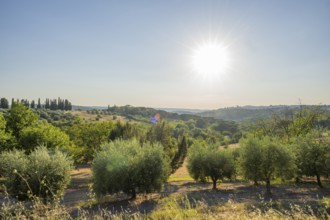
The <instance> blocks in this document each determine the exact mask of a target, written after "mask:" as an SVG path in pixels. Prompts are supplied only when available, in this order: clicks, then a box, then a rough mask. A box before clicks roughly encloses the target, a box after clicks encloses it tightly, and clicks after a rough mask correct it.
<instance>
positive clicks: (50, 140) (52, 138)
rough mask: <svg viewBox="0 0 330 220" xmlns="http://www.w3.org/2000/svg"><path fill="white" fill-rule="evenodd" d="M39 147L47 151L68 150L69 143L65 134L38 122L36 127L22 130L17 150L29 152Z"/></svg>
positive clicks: (45, 123)
mask: <svg viewBox="0 0 330 220" xmlns="http://www.w3.org/2000/svg"><path fill="white" fill-rule="evenodd" d="M40 145H44V146H46V147H47V148H49V149H55V148H56V149H68V148H69V146H70V145H71V143H70V138H69V136H68V135H67V134H66V133H65V132H63V131H62V130H61V129H60V128H57V127H54V126H53V125H51V124H48V123H47V122H40V123H38V124H37V125H36V126H31V127H26V128H23V129H22V131H21V134H20V138H19V148H21V149H23V150H25V151H27V152H30V151H32V150H34V149H35V148H37V147H38V146H40Z"/></svg>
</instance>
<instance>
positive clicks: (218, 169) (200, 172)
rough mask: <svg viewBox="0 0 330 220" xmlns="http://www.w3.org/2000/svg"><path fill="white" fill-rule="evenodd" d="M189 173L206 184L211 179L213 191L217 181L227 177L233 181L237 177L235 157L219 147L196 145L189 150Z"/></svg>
mask: <svg viewBox="0 0 330 220" xmlns="http://www.w3.org/2000/svg"><path fill="white" fill-rule="evenodd" d="M187 167H188V171H189V173H190V175H191V176H192V177H193V178H194V179H195V180H196V181H197V180H199V181H202V182H205V181H206V180H207V178H210V179H211V180H212V182H213V189H216V188H217V181H218V180H223V179H224V178H225V177H226V178H228V179H231V178H232V177H233V176H234V175H235V166H234V160H233V156H232V154H231V151H230V150H219V149H218V147H217V146H205V145H203V144H201V143H196V144H195V145H193V146H192V147H191V148H190V149H189V156H188V165H187Z"/></svg>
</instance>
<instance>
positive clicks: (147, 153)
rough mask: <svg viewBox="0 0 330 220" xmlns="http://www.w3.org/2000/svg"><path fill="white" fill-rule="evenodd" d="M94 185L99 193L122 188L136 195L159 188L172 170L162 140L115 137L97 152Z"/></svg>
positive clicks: (107, 192) (112, 191)
mask: <svg viewBox="0 0 330 220" xmlns="http://www.w3.org/2000/svg"><path fill="white" fill-rule="evenodd" d="M92 170H93V189H94V191H95V193H96V195H97V196H98V197H100V196H102V195H106V194H113V193H117V192H120V191H123V192H125V193H126V194H128V195H131V196H132V198H135V197H136V193H137V192H145V193H150V192H152V191H159V190H160V189H161V187H162V184H163V183H164V181H165V180H166V179H167V177H168V174H169V164H168V162H167V161H166V160H165V159H164V151H163V149H162V146H161V145H159V144H153V145H151V144H149V143H144V144H143V145H141V144H140V143H139V142H138V141H136V140H133V141H129V140H115V141H114V142H111V143H109V144H106V145H103V146H102V149H101V151H99V152H97V153H96V154H95V157H94V160H93V163H92Z"/></svg>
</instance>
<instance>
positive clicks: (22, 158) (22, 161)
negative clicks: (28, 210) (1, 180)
mask: <svg viewBox="0 0 330 220" xmlns="http://www.w3.org/2000/svg"><path fill="white" fill-rule="evenodd" d="M72 164H73V163H72V161H71V160H70V158H68V157H67V156H66V155H65V154H63V153H62V152H60V151H58V150H55V151H49V150H48V149H47V148H46V147H43V146H41V147H38V148H37V149H35V150H34V151H32V152H31V154H30V155H26V154H25V153H24V152H23V151H19V150H14V151H5V152H3V153H2V154H0V170H1V173H2V175H3V176H4V177H5V185H6V187H7V189H8V192H9V193H10V194H11V195H12V196H15V197H17V198H19V199H29V198H33V197H31V196H38V197H41V198H43V199H44V200H45V201H48V200H54V199H58V198H60V197H61V196H63V192H64V189H65V187H66V186H67V185H68V184H69V182H70V178H71V177H70V172H71V169H72Z"/></svg>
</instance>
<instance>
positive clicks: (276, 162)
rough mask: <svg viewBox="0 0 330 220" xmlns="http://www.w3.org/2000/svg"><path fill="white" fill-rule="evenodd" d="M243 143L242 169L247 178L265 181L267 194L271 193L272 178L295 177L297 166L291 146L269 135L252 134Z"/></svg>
mask: <svg viewBox="0 0 330 220" xmlns="http://www.w3.org/2000/svg"><path fill="white" fill-rule="evenodd" d="M241 143H242V145H241V148H242V151H241V154H240V161H241V162H240V170H241V171H242V173H243V175H244V176H245V178H246V179H249V180H252V181H258V180H262V181H265V182H266V195H271V188H270V183H271V180H272V179H274V178H277V177H281V178H292V177H293V175H294V171H295V168H296V167H295V163H294V156H293V154H292V152H291V151H290V150H289V147H287V146H286V147H285V146H283V145H282V144H280V143H279V142H278V141H276V140H271V139H269V138H267V137H266V138H264V139H255V138H253V137H251V136H250V137H248V138H247V140H243V141H241ZM251 154H256V155H255V156H254V155H251Z"/></svg>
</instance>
